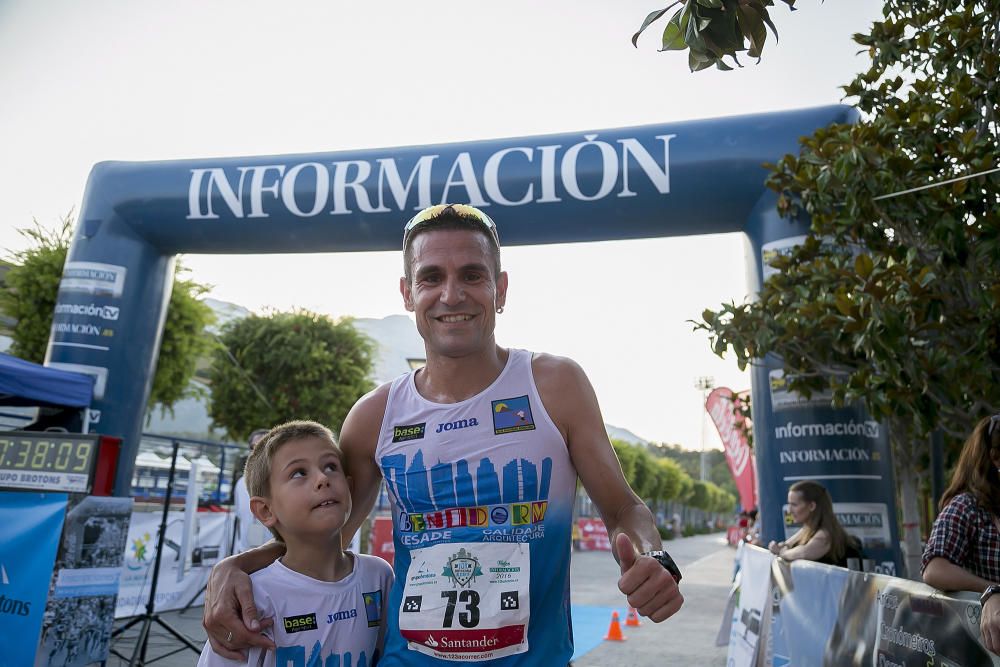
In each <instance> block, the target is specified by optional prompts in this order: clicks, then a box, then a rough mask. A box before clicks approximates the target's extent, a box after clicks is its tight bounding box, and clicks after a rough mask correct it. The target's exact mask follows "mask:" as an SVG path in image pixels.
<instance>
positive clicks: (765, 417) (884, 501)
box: [747, 200, 902, 576]
mask: <svg viewBox="0 0 1000 667" xmlns="http://www.w3.org/2000/svg"><path fill="white" fill-rule="evenodd" d="M795 231H800V235H792V233H793V232H795ZM806 233H808V220H800V221H796V222H794V223H791V224H790V221H789V220H788V219H786V218H782V217H781V216H779V215H778V214H777V213H776V211H775V207H774V203H773V201H763V200H762V202H761V206H760V210H759V215H755V216H752V219H751V221H750V223H749V224H748V227H747V235H748V237H749V239H750V244H749V247H750V248H752V251H751V252H749V253H748V255H747V260H748V270H749V274H750V276H751V284H753V283H757V284H758V285H759V284H762V283H763V282H764V281H765V280H767V279H768V278H769V277H771V276H773V275H775V274H776V273H778V272H779V271H780V270H781V269H780V268H778V267H774V266H771V262H773V261H775V260H776V259H777V258H779V257H783V256H786V255H788V254H789V253H791V252H792V251H793V250H794V249H795V247H796V246H797V245H800V244H801V243H803V242H804V241H805V239H806V238H807V237H806V236H805V234H806ZM842 250H843V251H844V252H848V253H853V252H856V251H857V250H858V248H856V247H844V248H843V249H842ZM783 368H784V364H783V363H782V360H781V359H780V358H779V357H777V356H776V355H773V354H772V355H768V356H766V357H765V358H763V359H758V360H756V361H755V362H754V364H753V365H752V368H751V380H752V391H753V429H754V430H753V433H754V454H755V458H756V463H757V474H758V495H759V503H760V504H759V507H760V510H761V514H760V517H759V519H758V521H759V525H760V528H761V536H762V538H763V539H764V541H765V542H766V541H769V540H782V539H784V538H785V536H786V535H788V534H789V532H788V531H789V530H790V529H791V528H792V526H790V525H789V524H788V523H787V521H786V517H785V516H783V515H782V513H781V512H779V511H778V508H780V507H781V506H782V505H783V504H784V503H785V502H786V501H787V494H788V489H789V487H790V486H792V485H793V484H794V483H796V482H798V481H802V480H813V481H816V482H819V483H820V484H822V485H823V486H824V487H826V489H827V491H829V493H830V496H831V498H832V499H833V502H834V503H835V505H838V507H837V510H838V514H841V515H845V516H848V517H849V518H851V519H852V520H853V523H851V524H850V525H845V527H846V528H847V530H848V532H850V533H852V534H853V535H855V536H857V537H858V538H859V539H860V540H861V542H862V550H863V551H864V557H865V558H868V559H871V560H873V561H874V562H875V570H876V571H877V572H879V573H882V574H888V575H893V576H895V575H897V574H899V573H900V572H901V567H902V554H901V552H900V549H899V547H898V544H899V538H898V530H897V526H896V516H897V512H896V504H895V503H896V498H895V480H894V478H893V469H892V457H891V450H890V448H889V434H888V432H887V430H886V428H885V425H884V424H881V423H879V422H878V421H876V420H874V419H872V417H871V415H870V414H868V413H867V411H866V410H865V409H864V407H863V406H862V405H860V404H852V405H844V406H840V407H834V406H833V393H832V391H831V389H830V388H829V386H827V387H826V388H822V387H817V388H816V389H814V390H813V391H812V392H811V393H809V394H808V395H807V394H806V393H800V392H796V391H792V390H791V389H790V386H791V384H793V380H794V378H792V377H786V376H785V375H784V372H783Z"/></svg>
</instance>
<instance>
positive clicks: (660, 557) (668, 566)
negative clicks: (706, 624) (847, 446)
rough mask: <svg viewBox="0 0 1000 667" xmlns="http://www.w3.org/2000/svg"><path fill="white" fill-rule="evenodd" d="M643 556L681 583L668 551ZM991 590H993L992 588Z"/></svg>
mask: <svg viewBox="0 0 1000 667" xmlns="http://www.w3.org/2000/svg"><path fill="white" fill-rule="evenodd" d="M642 555H643V556H649V557H650V558H652V559H653V560H655V561H656V562H658V563H659V564H660V565H662V566H663V569H665V570H666V571H667V572H669V573H670V576H672V577H673V578H674V581H676V582H677V583H680V582H681V570H680V568H679V567H677V563H675V562H674V559H673V558H671V557H670V554H668V553H667V552H666V551H646V552H643V554H642ZM990 588H992V586H991V587H990ZM987 590H989V589H987ZM997 591H998V592H1000V586H997ZM984 595H985V593H984Z"/></svg>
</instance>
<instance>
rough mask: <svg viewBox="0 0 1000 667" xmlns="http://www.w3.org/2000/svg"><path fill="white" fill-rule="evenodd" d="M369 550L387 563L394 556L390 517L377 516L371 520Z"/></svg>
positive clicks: (390, 561) (394, 548)
mask: <svg viewBox="0 0 1000 667" xmlns="http://www.w3.org/2000/svg"><path fill="white" fill-rule="evenodd" d="M368 541H369V542H370V544H371V546H370V548H369V550H370V551H371V553H372V555H373V556H378V557H379V558H382V559H385V560H386V561H387V562H388V563H389V565H392V560H393V558H395V556H396V547H395V545H394V544H393V541H392V517H390V516H377V517H375V518H374V519H373V520H372V533H371V537H370V538H369V540H368Z"/></svg>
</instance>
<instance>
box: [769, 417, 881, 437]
mask: <svg viewBox="0 0 1000 667" xmlns="http://www.w3.org/2000/svg"><path fill="white" fill-rule="evenodd" d="M878 426H879V425H878V422H877V421H864V422H855V421H854V420H853V419H852V420H851V421H849V422H826V423H824V424H793V423H792V422H788V423H787V424H785V425H784V426H777V427H775V429H774V437H775V439H778V440H781V439H783V438H809V437H813V438H815V437H821V436H838V435H859V436H861V437H863V438H871V439H873V440H875V439H878V437H879V427H878Z"/></svg>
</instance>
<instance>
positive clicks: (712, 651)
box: [107, 534, 734, 667]
mask: <svg viewBox="0 0 1000 667" xmlns="http://www.w3.org/2000/svg"><path fill="white" fill-rule="evenodd" d="M666 546H667V549H668V550H669V551H670V554H671V555H672V556H673V557H674V559H675V560H676V561H677V564H678V565H679V566H680V568H681V570H682V571H683V573H684V580H683V582H682V583H681V590H682V591H683V593H684V597H685V600H686V601H685V603H684V608H683V609H682V610H681V612H680V613H679V614H677V615H676V616H675V617H674V618H671V619H669V620H667V621H666V622H664V623H660V624H654V623H651V622H649V621H644V622H643V625H642V627H639V628H623V630H624V631H625V636H626V637H627V641H625V642H621V643H618V642H601V643H600V644H598V645H597V646H596V648H594V649H593V650H591V651H588V652H587V653H586V654H585V655H583V656H582V657H580V658H578V659H577V660H576V661H574V663H573V665H574V667H607V666H608V665H615V666H616V667H618V666H620V667H647V666H648V667H653V666H655V667H661V666H663V665H698V666H699V667H722V666H723V665H725V663H726V649H725V647H722V648H717V647H716V646H715V635H716V633H717V632H718V629H719V623H720V621H721V620H722V611H723V608H724V607H725V601H726V595H727V594H728V592H729V581H730V578H731V575H732V568H733V555H734V552H733V550H732V549H730V548H728V547H727V546H726V544H725V540H724V538H723V537H722V536H721V534H715V535H701V536H697V537H689V538H684V539H679V540H673V541H671V542H668V543H667V545H666ZM571 576H572V581H571V590H572V596H573V604H574V605H584V606H588V607H616V608H619V609H622V608H623V605H625V604H626V603H625V598H624V596H623V595H622V594H621V593H620V592H619V591H618V587H617V581H618V565H617V564H616V563H615V562H614V559H612V558H611V556H610V555H609V554H607V553H604V552H583V553H579V552H578V553H576V554H574V556H573V568H572V575H571ZM162 618H163V620H164V621H166V622H167V623H168V624H169V625H170V626H171V627H173V628H175V629H176V630H178V631H180V632H181V633H182V634H184V635H185V636H187V637H189V638H190V639H191V640H192V641H193V642H195V644H197V645H198V646H201V645H202V644H203V643H204V641H205V633H204V631H203V630H202V628H201V608H200V607H195V608H192V609H190V610H189V611H188V612H186V613H184V614H179V613H177V612H171V613H167V614H163V615H162ZM610 620H611V619H610V617H609V618H607V619H606V620H604V621H601V622H600V623H599V624H598V625H599V628H597V629H596V631H597V632H599V636H600V637H603V636H604V633H605V632H606V631H607V627H608V623H609V622H610ZM621 620H622V622H624V620H625V619H624V617H622V619H621ZM135 635H136V632H135V629H133V630H131V631H129V632H128V633H127V634H126V636H125V637H124V638H123V639H121V640H119V641H118V642H116V644H115V648H116V650H117V651H118V652H119V653H121V654H122V655H125V656H131V654H132V646H133V642H134V641H135ZM596 638H597V636H596V635H595V636H590V637H578V638H577V641H578V643H581V644H582V643H584V642H586V643H588V644H593V643H594V642H595V640H596ZM148 646H149V649H148V653H147V659H153V658H154V657H155V656H159V655H163V654H165V653H169V652H170V651H171V650H176V649H177V648H178V647H179V646H180V644H179V643H178V642H177V641H176V640H174V639H173V638H172V637H170V635H169V634H167V633H166V632H165V631H163V630H162V629H161V628H159V627H157V626H156V625H155V624H154V626H153V628H152V630H151V632H150V639H149V644H148ZM196 661H197V656H196V655H195V654H194V653H193V652H191V651H187V650H186V651H182V652H180V653H177V654H175V655H172V656H170V657H167V658H165V659H163V660H157V662H156V663H155V664H157V665H162V666H163V667H190V665H193V664H194V663H195V662H196ZM107 664H108V666H109V667H118V666H120V665H125V664H128V663H127V661H123V660H120V659H119V658H116V657H114V656H112V657H111V658H110V659H109V660H108V663H107Z"/></svg>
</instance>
